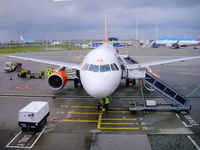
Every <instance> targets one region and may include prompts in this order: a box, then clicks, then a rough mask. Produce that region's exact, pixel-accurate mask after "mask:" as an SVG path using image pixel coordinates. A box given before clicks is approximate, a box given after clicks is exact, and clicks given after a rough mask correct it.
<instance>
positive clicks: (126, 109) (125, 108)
mask: <svg viewBox="0 0 200 150" xmlns="http://www.w3.org/2000/svg"><path fill="white" fill-rule="evenodd" d="M125 109H126V108H109V110H125ZM126 110H127V109H126Z"/></svg>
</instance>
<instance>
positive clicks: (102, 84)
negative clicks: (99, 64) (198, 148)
mask: <svg viewBox="0 0 200 150" xmlns="http://www.w3.org/2000/svg"><path fill="white" fill-rule="evenodd" d="M113 87H114V86H113V85H112V83H110V82H109V81H104V80H98V81H97V80H95V81H94V82H93V81H90V82H89V84H88V85H87V87H86V88H85V89H86V91H87V92H88V94H90V95H91V96H92V97H95V98H102V97H106V96H108V95H110V94H111V93H112V92H113V91H114V90H113Z"/></svg>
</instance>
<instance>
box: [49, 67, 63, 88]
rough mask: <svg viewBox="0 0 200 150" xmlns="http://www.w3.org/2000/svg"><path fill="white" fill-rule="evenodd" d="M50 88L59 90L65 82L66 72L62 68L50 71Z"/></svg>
mask: <svg viewBox="0 0 200 150" xmlns="http://www.w3.org/2000/svg"><path fill="white" fill-rule="evenodd" d="M48 83H49V86H50V87H51V89H53V90H60V89H62V88H63V87H64V86H65V84H66V83H67V73H66V72H65V71H64V70H61V71H58V72H54V73H52V74H51V75H50V76H49V78H48Z"/></svg>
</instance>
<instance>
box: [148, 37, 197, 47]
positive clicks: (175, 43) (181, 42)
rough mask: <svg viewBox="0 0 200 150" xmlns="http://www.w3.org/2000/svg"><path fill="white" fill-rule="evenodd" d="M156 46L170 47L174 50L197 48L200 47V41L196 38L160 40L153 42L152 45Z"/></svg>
mask: <svg viewBox="0 0 200 150" xmlns="http://www.w3.org/2000/svg"><path fill="white" fill-rule="evenodd" d="M153 44H156V45H157V46H160V45H161V46H168V47H172V48H179V47H187V46H197V45H200V41H197V40H196V39H194V38H160V39H159V40H156V41H153V42H152V43H151V45H153Z"/></svg>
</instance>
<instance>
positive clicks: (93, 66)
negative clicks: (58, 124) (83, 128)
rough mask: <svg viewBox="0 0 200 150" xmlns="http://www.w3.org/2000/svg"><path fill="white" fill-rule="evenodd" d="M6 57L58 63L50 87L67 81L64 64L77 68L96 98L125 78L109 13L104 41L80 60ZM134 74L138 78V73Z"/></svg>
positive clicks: (145, 67) (143, 66)
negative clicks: (110, 31)
mask: <svg viewBox="0 0 200 150" xmlns="http://www.w3.org/2000/svg"><path fill="white" fill-rule="evenodd" d="M7 57H10V58H18V59H24V60H29V61H35V62H40V63H46V64H50V65H56V66H58V69H57V71H56V72H54V73H52V74H51V75H50V76H49V77H48V79H47V80H48V84H49V86H50V88H51V89H53V90H60V89H62V88H63V87H64V86H65V84H66V83H67V76H68V75H67V73H66V72H65V68H68V69H75V70H76V72H77V77H78V79H79V80H80V82H81V83H82V85H83V88H84V89H85V90H86V91H87V93H88V94H89V95H91V96H92V97H95V98H103V97H106V96H109V95H111V94H112V93H113V92H114V91H115V90H116V89H117V88H118V86H119V84H120V81H121V78H122V71H123V68H122V65H124V64H123V62H124V61H125V60H123V57H122V56H121V55H120V54H119V53H118V51H117V50H116V49H115V48H114V46H113V45H112V44H109V43H108V25H107V16H106V17H105V41H104V44H102V45H100V46H99V47H97V48H95V49H93V50H92V51H90V52H89V53H88V54H87V55H86V56H85V57H84V59H83V61H82V63H80V64H76V63H67V62H60V61H53V60H45V59H38V58H29V57H23V56H13V55H7ZM196 58H200V56H194V57H186V58H177V59H168V60H161V61H152V62H145V63H138V64H131V65H127V66H125V67H126V68H127V69H129V70H132V71H134V70H135V71H144V70H145V71H146V70H150V69H149V66H153V65H161V64H166V63H173V62H179V61H184V60H190V59H196ZM132 78H135V79H137V77H132Z"/></svg>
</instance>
